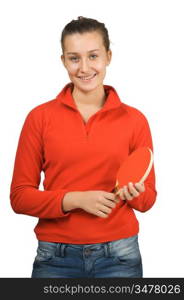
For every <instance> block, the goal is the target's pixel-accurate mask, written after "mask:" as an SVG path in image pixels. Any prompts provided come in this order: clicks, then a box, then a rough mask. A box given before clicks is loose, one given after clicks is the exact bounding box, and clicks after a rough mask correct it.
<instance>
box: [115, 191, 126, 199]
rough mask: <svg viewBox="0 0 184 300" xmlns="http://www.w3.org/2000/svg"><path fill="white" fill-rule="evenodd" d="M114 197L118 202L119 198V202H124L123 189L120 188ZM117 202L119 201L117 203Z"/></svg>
mask: <svg viewBox="0 0 184 300" xmlns="http://www.w3.org/2000/svg"><path fill="white" fill-rule="evenodd" d="M115 195H116V197H117V198H118V200H119V197H120V199H121V200H125V196H124V193H123V188H120V189H119V190H118V191H117V192H116V193H115ZM118 202H119V201H118Z"/></svg>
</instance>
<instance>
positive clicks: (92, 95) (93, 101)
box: [72, 85, 106, 108]
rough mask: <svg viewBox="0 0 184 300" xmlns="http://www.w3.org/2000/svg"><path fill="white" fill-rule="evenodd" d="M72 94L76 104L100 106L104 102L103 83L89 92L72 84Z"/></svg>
mask: <svg viewBox="0 0 184 300" xmlns="http://www.w3.org/2000/svg"><path fill="white" fill-rule="evenodd" d="M72 96H73V98H74V101H75V102H76V104H77V106H85V105H92V106H95V107H98V108H99V107H102V106H103V104H104V102H105V98H106V95H105V90H104V87H103V85H102V86H100V87H98V88H97V89H95V90H93V91H90V92H83V91H82V90H79V89H78V88H76V87H75V86H74V88H73V92H72Z"/></svg>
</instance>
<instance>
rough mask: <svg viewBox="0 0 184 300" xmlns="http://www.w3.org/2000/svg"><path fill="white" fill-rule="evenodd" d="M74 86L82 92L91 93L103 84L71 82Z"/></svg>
mask: <svg viewBox="0 0 184 300" xmlns="http://www.w3.org/2000/svg"><path fill="white" fill-rule="evenodd" d="M73 84H74V86H75V87H76V88H77V89H79V90H81V91H84V92H91V91H93V90H95V89H97V88H98V87H99V86H101V85H103V82H96V83H90V84H83V83H81V84H79V83H78V82H75V81H73Z"/></svg>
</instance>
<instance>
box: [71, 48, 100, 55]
mask: <svg viewBox="0 0 184 300" xmlns="http://www.w3.org/2000/svg"><path fill="white" fill-rule="evenodd" d="M99 50H100V49H93V50H90V51H88V53H90V52H93V51H99ZM67 54H79V53H78V52H67Z"/></svg>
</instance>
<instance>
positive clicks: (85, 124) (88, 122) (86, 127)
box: [77, 110, 99, 138]
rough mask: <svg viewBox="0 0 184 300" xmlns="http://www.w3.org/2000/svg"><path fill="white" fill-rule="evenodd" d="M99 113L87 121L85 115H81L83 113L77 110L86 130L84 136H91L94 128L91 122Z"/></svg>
mask: <svg viewBox="0 0 184 300" xmlns="http://www.w3.org/2000/svg"><path fill="white" fill-rule="evenodd" d="M98 114H99V111H98V112H96V113H95V114H94V115H92V116H91V117H90V118H89V119H88V121H87V122H86V123H85V121H84V120H83V117H82V115H81V113H80V112H79V111H78V110H77V115H78V116H79V118H80V121H81V122H82V128H83V132H84V136H85V137H86V138H88V137H89V134H90V132H91V129H92V125H91V122H93V119H94V118H95V117H96V116H97V115H98Z"/></svg>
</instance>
